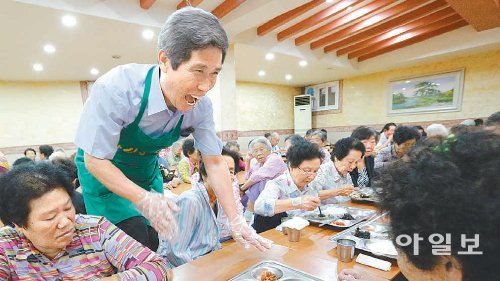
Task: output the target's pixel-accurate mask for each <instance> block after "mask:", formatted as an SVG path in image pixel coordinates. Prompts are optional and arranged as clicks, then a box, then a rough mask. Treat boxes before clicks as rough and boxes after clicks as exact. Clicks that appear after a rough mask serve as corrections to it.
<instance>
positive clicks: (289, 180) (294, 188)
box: [285, 169, 310, 194]
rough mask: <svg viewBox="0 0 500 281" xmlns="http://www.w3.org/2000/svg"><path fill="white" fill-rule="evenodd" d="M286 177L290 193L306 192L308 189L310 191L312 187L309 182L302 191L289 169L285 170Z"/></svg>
mask: <svg viewBox="0 0 500 281" xmlns="http://www.w3.org/2000/svg"><path fill="white" fill-rule="evenodd" d="M285 177H286V182H287V187H286V189H287V193H288V194H292V193H294V192H298V193H301V194H304V193H306V192H307V191H309V189H310V187H309V184H308V185H306V186H305V187H304V189H303V190H302V191H300V189H299V187H298V186H297V185H296V184H295V182H294V181H293V178H292V175H290V171H289V170H288V169H287V170H286V171H285Z"/></svg>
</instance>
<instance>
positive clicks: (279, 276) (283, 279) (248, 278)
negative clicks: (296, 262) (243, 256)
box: [229, 260, 323, 281]
mask: <svg viewBox="0 0 500 281" xmlns="http://www.w3.org/2000/svg"><path fill="white" fill-rule="evenodd" d="M263 272H265V273H264V275H267V276H268V278H262V275H263ZM269 273H271V274H269ZM274 277H276V278H274ZM260 280H265V281H274V280H279V281H296V280H297V281H298V280H301V281H321V280H323V279H321V278H318V277H316V276H313V275H311V274H309V273H305V272H303V271H300V270H298V269H295V268H292V267H289V266H287V265H285V264H282V263H279V262H276V261H273V260H265V261H261V262H259V263H258V264H256V265H254V266H251V267H250V268H248V269H247V270H245V271H243V272H242V273H240V274H238V275H236V276H234V277H233V278H231V279H229V281H260Z"/></svg>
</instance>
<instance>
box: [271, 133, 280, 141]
mask: <svg viewBox="0 0 500 281" xmlns="http://www.w3.org/2000/svg"><path fill="white" fill-rule="evenodd" d="M269 138H271V139H279V138H280V134H278V133H277V132H274V133H272V134H271V135H270V136H269Z"/></svg>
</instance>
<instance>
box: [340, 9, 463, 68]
mask: <svg viewBox="0 0 500 281" xmlns="http://www.w3.org/2000/svg"><path fill="white" fill-rule="evenodd" d="M460 20H463V19H462V18H461V17H460V16H459V15H458V14H455V15H453V16H451V17H447V18H444V19H441V20H439V21H437V22H434V23H431V24H428V25H425V26H421V27H419V28H416V29H413V30H409V31H406V32H403V33H401V34H399V35H398V36H396V37H394V38H389V39H386V40H383V41H381V42H379V43H377V44H373V45H370V46H367V47H365V48H363V49H359V50H356V51H354V52H351V53H349V54H348V55H347V57H348V58H349V59H352V58H357V57H360V56H362V55H364V54H368V53H372V52H374V51H377V50H380V49H383V48H386V47H388V46H391V45H393V44H397V43H399V42H401V41H405V40H408V39H410V38H413V37H415V36H419V35H422V34H426V33H430V32H432V31H434V30H437V29H439V28H442V27H444V26H447V25H449V24H451V23H454V22H458V21H460Z"/></svg>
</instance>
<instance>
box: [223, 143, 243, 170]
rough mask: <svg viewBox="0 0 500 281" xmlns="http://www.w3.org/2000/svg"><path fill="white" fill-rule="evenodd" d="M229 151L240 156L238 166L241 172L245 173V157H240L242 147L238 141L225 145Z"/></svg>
mask: <svg viewBox="0 0 500 281" xmlns="http://www.w3.org/2000/svg"><path fill="white" fill-rule="evenodd" d="M224 147H225V148H227V149H228V150H231V151H234V152H236V153H237V154H238V159H239V160H238V166H239V170H240V171H245V161H243V157H241V156H240V145H239V144H238V142H236V141H228V142H226V144H225V145H224Z"/></svg>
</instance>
